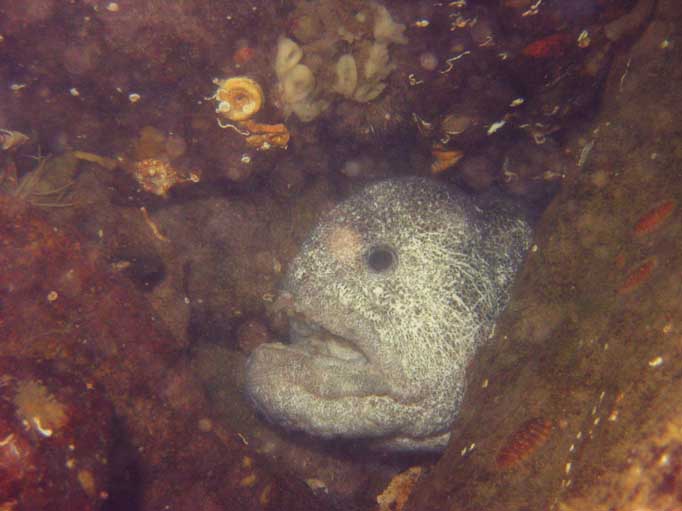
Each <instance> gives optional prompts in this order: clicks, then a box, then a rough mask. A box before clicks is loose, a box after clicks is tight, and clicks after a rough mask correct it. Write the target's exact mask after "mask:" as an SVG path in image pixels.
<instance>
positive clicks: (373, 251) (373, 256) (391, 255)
mask: <svg viewBox="0 0 682 511" xmlns="http://www.w3.org/2000/svg"><path fill="white" fill-rule="evenodd" d="M397 261H398V256H397V255H396V253H395V251H394V250H393V249H392V248H391V247H388V246H386V245H378V246H375V247H372V248H370V250H369V252H368V253H367V265H368V266H369V268H370V269H371V270H372V271H374V272H377V273H383V272H386V271H388V270H390V269H392V268H393V267H394V266H395V265H396V263H397Z"/></svg>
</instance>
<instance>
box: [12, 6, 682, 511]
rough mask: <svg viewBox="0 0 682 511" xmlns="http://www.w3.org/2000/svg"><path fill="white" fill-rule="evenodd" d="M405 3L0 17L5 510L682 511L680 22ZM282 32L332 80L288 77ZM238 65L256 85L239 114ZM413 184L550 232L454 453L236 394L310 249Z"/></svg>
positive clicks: (279, 323)
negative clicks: (351, 68)
mask: <svg viewBox="0 0 682 511" xmlns="http://www.w3.org/2000/svg"><path fill="white" fill-rule="evenodd" d="M385 7H386V9H387V12H388V15H389V18H388V19H390V23H389V21H387V18H386V14H384V13H383V11H382V10H381V9H380V8H379V7H377V4H373V3H369V2H363V1H353V2H344V3H341V2H339V3H336V2H332V1H317V2H250V3H236V2H224V1H211V0H205V1H198V0H196V1H190V2H180V1H177V2H176V1H167V2H159V1H155V0H150V1H145V2H138V1H132V0H131V1H124V0H122V1H120V2H100V1H92V0H83V1H75V2H69V3H63V2H57V1H54V0H27V1H26V2H22V3H16V2H10V1H0V35H1V38H0V56H1V57H0V78H2V88H1V89H0V127H1V128H4V130H3V131H2V132H0V134H1V136H2V138H1V142H2V149H3V151H2V152H1V153H0V165H1V167H0V190H1V194H0V219H1V221H0V314H1V315H0V339H2V341H1V342H2V345H3V350H2V357H0V388H1V389H2V391H3V394H2V399H1V400H0V508H2V509H12V510H14V509H16V510H21V509H25V510H40V509H46V510H47V509H50V510H59V509H74V508H78V509H93V510H94V509H112V510H118V509H140V510H146V509H150V510H151V509H164V508H169V509H171V508H172V509H196V508H197V507H200V508H201V509H207V510H212V509H215V510H221V509H226V510H227V509H236V508H239V509H291V510H293V509H306V510H307V509H334V508H339V509H341V508H343V509H376V508H381V509H399V508H401V507H403V508H404V509H415V510H417V509H419V510H421V509H434V510H436V509H451V510H467V511H469V510H471V511H473V510H481V509H486V510H496V509H500V510H501V509H505V510H513V509H518V510H525V509H530V510H535V509H538V510H540V509H558V510H565V511H569V510H579V509H595V510H600V509H604V510H607V509H619V510H629V509H632V510H640V509H655V510H671V511H672V510H674V509H677V508H679V507H680V506H681V505H682V484H681V483H680V466H681V464H680V455H681V452H682V449H681V447H680V445H682V438H681V436H680V424H679V423H680V417H681V416H682V412H681V410H680V408H679V407H680V403H679V393H678V392H677V387H678V386H679V368H678V367H677V366H678V365H679V364H678V362H677V360H678V359H679V357H677V356H676V355H677V354H678V351H679V350H680V349H681V346H682V345H681V344H680V332H679V329H680V321H682V318H681V316H680V311H679V306H678V304H679V302H680V300H679V296H678V294H679V292H680V289H679V285H678V282H679V276H680V275H679V274H680V267H678V266H677V265H678V264H680V261H679V255H678V254H679V253H680V250H679V246H678V245H679V242H678V240H680V239H682V233H680V232H679V231H680V228H681V226H682V223H681V222H680V219H679V204H680V200H682V188H681V184H680V183H681V182H680V180H679V177H678V172H677V168H678V166H679V163H680V159H681V158H682V149H681V148H680V147H682V146H681V145H680V144H681V142H680V135H679V131H680V130H679V126H678V121H677V119H678V118H679V112H678V110H679V104H680V101H679V97H678V94H679V93H678V90H677V89H678V87H676V84H678V83H680V81H681V76H680V66H679V63H680V61H681V59H680V47H679V40H678V39H679V36H680V31H679V23H680V18H681V16H682V10H681V9H680V7H679V6H678V5H677V3H676V2H672V1H671V0H668V1H666V0H659V1H658V2H653V1H645V0H639V1H637V2H634V1H616V0H581V1H579V2H570V3H567V2H560V1H554V2H552V1H549V0H545V1H544V2H531V1H524V0H513V1H512V0H505V1H501V2H497V1H486V2H476V3H474V2H450V3H448V4H443V5H440V4H433V3H431V2H392V3H390V4H386V6H385ZM379 20H381V21H382V23H384V25H385V26H388V27H389V28H390V30H387V31H383V32H382V31H381V30H379V31H377V29H376V27H377V25H378V24H379ZM391 23H392V24H391ZM284 40H289V41H292V42H293V44H294V45H296V46H297V47H298V48H299V49H300V50H301V54H302V56H301V58H300V61H298V63H297V64H296V65H301V66H305V67H306V68H308V69H309V70H310V75H309V74H307V73H308V71H305V70H301V68H298V69H299V71H301V73H303V74H305V75H306V76H308V77H309V76H311V75H312V76H313V77H314V82H313V85H312V86H309V85H305V86H303V87H302V88H300V89H291V88H288V87H289V85H287V84H289V81H288V80H289V79H290V77H291V72H292V71H289V70H288V71H282V69H283V68H281V67H280V68H278V67H277V62H278V58H277V55H278V48H280V47H281V45H282V44H284V43H283V42H282V41H284ZM286 44H288V43H286ZM346 55H350V56H352V58H353V59H354V61H355V65H356V67H357V69H358V70H359V73H358V74H359V77H358V78H357V83H356V84H353V83H352V80H351V81H350V82H349V80H350V78H348V76H351V77H352V73H350V75H344V76H345V81H343V82H340V81H339V76H340V75H339V73H340V72H339V71H337V63H338V62H339V61H341V57H342V56H346ZM372 59H374V61H376V62H379V63H380V64H381V65H383V66H384V67H383V68H382V67H381V66H379V68H380V69H383V70H380V71H372V72H371V73H368V72H367V69H368V68H371V69H376V66H374V67H372V66H370V65H369V64H368V63H369V62H373V60H372ZM344 62H346V63H347V62H348V59H346V60H345V61H344ZM231 77H249V78H250V79H251V80H253V81H254V82H256V83H257V84H258V87H260V93H261V95H262V98H261V100H260V101H261V104H260V106H259V107H258V108H257V109H255V112H252V113H251V114H250V115H249V114H248V112H247V117H248V118H247V119H241V118H239V116H237V118H234V117H235V112H236V111H244V110H248V108H251V107H250V106H248V105H250V103H248V102H247V100H246V99H244V98H243V97H242V96H241V95H234V94H233V93H234V91H233V90H232V89H229V87H228V86H226V85H225V82H226V80H227V79H228V78H231ZM214 79H216V80H215V81H214ZM349 83H350V85H349ZM246 85H249V83H247V84H246ZM228 89H229V90H228ZM379 89H381V90H379ZM251 90H253V89H247V90H246V92H249V91H251ZM221 91H222V92H221ZM241 91H242V89H239V91H237V92H240V94H241ZM376 91H379V92H378V93H377V92H376ZM256 93H258V89H257V88H256ZM375 93H377V95H376V96H375V97H372V94H375ZM221 94H222V95H221ZM221 102H225V103H227V105H223V106H222V107H221V105H220V103H221ZM240 109H241V110H240ZM218 122H220V124H222V125H223V126H227V125H230V126H231V127H229V126H228V127H223V128H221V126H220V125H219V124H218ZM406 174H413V175H423V176H425V175H432V176H434V178H435V179H439V180H442V181H445V182H448V183H451V184H452V185H453V186H461V187H463V188H465V189H466V190H468V191H470V192H471V193H480V192H490V191H494V192H495V193H501V194H506V195H508V196H511V197H513V198H515V199H516V200H519V201H521V202H523V203H525V204H527V205H528V206H529V207H531V208H532V209H534V210H535V211H536V212H537V216H538V217H539V219H538V223H537V226H536V236H535V241H534V246H533V248H532V249H531V252H530V253H529V256H528V258H527V261H526V265H525V267H524V270H523V272H522V274H521V276H520V278H519V281H518V284H517V287H516V288H515V291H514V298H513V300H512V303H511V304H510V306H509V307H508V309H507V311H506V312H505V314H504V315H503V317H502V319H501V320H500V322H499V324H498V327H497V329H496V336H495V338H494V339H493V340H492V341H491V342H490V343H489V344H488V346H486V347H485V348H484V349H483V350H482V351H481V353H479V355H478V357H477V360H476V363H475V364H474V365H473V367H472V370H471V372H470V376H469V380H470V384H469V391H468V394H467V398H466V403H465V406H464V408H463V410H462V414H461V417H460V419H459V420H458V421H457V423H456V424H455V425H454V429H453V435H452V437H453V439H452V441H451V443H450V446H449V448H448V450H447V451H446V452H445V453H444V454H443V455H442V456H440V457H434V456H432V457H421V456H420V457H405V456H403V457H395V456H392V455H390V454H379V455H377V454H375V453H367V452H364V451H363V445H362V443H360V442H350V443H343V444H335V443H328V442H323V441H320V440H316V439H311V438H308V437H305V436H303V435H299V434H290V433H286V432H283V431H280V430H278V429H277V428H274V427H272V426H270V425H268V424H266V423H265V422H264V421H263V420H262V419H261V418H260V417H259V416H257V415H256V414H255V413H254V412H253V410H252V409H251V407H250V406H249V405H248V403H246V401H245V399H244V398H243V396H242V391H241V387H240V385H241V382H242V378H243V367H244V362H245V359H246V357H247V356H248V353H250V351H251V350H252V349H253V348H254V347H255V346H257V345H258V344H260V343H262V342H268V341H270V340H273V339H280V338H282V337H284V336H285V335H286V324H285V321H284V320H283V318H281V317H280V316H279V315H278V314H277V311H276V310H275V308H273V306H272V304H273V301H274V299H275V296H276V293H277V284H278V282H279V280H280V278H281V276H282V274H283V272H284V271H285V269H286V267H287V264H288V262H289V261H290V260H291V259H292V257H293V256H294V255H295V254H296V252H297V250H298V247H299V245H300V243H301V241H302V240H303V239H304V237H305V236H306V234H307V232H308V231H309V230H310V228H311V227H312V226H313V225H314V223H315V221H316V219H317V218H318V217H319V216H320V214H321V213H322V212H324V211H326V210H328V209H329V208H331V207H332V206H333V205H334V204H335V203H336V202H337V201H338V200H339V199H340V198H341V197H343V196H345V195H347V194H348V193H349V192H350V191H352V190H355V189H358V188H359V187H362V186H363V185H364V184H365V183H367V182H370V181H372V180H375V179H378V178H382V177H389V176H395V175H406ZM410 467H412V468H410ZM415 467H418V468H415ZM401 473H402V474H403V475H399V474H401ZM391 481H393V483H392V484H391V485H390V486H389V482H391ZM415 481H416V483H415ZM401 482H402V483H404V486H403V487H402V490H400V489H398V490H396V488H398V487H399V484H398V483H401ZM387 487H388V488H389V490H387V491H385V490H386V488H387ZM401 491H402V493H401ZM392 493H393V494H394V495H392V496H391V495H389V494H392ZM408 495H409V498H408ZM380 496H381V497H380ZM406 499H407V502H404V501H405V500H406ZM197 503H201V504H200V505H199V504H197ZM396 506H398V507H396Z"/></svg>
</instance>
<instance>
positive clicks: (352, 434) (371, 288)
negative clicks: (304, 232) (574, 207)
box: [246, 178, 530, 450]
mask: <svg viewBox="0 0 682 511" xmlns="http://www.w3.org/2000/svg"><path fill="white" fill-rule="evenodd" d="M481 202H482V201H481ZM479 205H480V206H482V207H479ZM529 241H530V227H529V225H528V223H527V222H526V220H525V218H524V217H523V215H522V214H520V212H519V211H516V210H514V209H513V208H511V207H510V206H509V205H507V204H503V203H501V202H494V201H489V202H488V203H487V204H482V203H481V204H479V203H477V202H476V200H474V199H473V198H471V197H468V196H466V195H464V194H462V193H460V192H457V191H453V190H449V189H448V188H446V187H445V186H442V185H440V184H438V183H436V182H434V181H430V180H426V179H417V178H406V179H392V180H387V181H382V182H379V183H377V184H374V185H371V186H369V187H367V188H365V189H364V190H363V191H361V192H360V193H358V194H357V195H354V196H352V197H351V198H349V199H348V200H346V201H344V202H342V203H341V204H340V205H339V206H337V207H336V208H335V209H333V210H332V211H331V212H329V213H328V214H327V215H326V216H325V217H324V218H323V219H322V220H321V222H320V223H319V225H318V226H317V227H316V228H315V229H314V231H313V232H312V234H311V235H310V237H309V238H308V239H307V240H306V242H305V243H304V245H303V247H302V249H301V252H300V254H299V255H298V256H297V258H296V259H295V260H294V261H293V263H292V265H291V267H290V268H289V270H288V273H287V275H286V277H285V280H284V283H283V286H282V288H283V292H282V294H281V295H280V297H279V304H280V305H281V306H282V307H283V308H285V309H286V310H287V312H288V313H289V314H290V316H291V324H290V334H291V343H290V344H282V343H267V344H263V345H261V346H259V347H258V348H257V349H256V350H255V351H254V352H253V353H252V355H251V357H250V359H249V361H248V364H247V382H246V389H247V392H248V394H249V396H250V397H251V398H252V400H253V401H254V402H255V404H256V406H257V407H258V408H259V409H260V410H261V411H262V412H263V413H264V414H265V415H266V416H267V417H268V418H269V419H270V420H272V421H273V422H276V423H279V424H281V425H283V426H284V427H286V428H290V429H297V430H303V431H305V432H308V433H310V434H313V435H319V436H322V437H343V438H368V439H371V440H372V444H373V447H376V448H386V449H398V450H423V449H428V450H438V449H442V448H443V447H444V446H445V444H446V442H447V440H448V438H449V428H450V425H451V423H452V421H453V419H454V418H455V417H456V415H457V412H458V409H459V406H460V402H461V400H462V396H463V393H464V386H465V385H464V384H465V370H466V368H467V365H468V363H469V362H470V361H471V358H472V356H473V354H474V353H475V351H476V348H477V347H478V346H479V345H480V344H481V343H482V342H483V341H484V340H485V339H486V338H487V337H488V335H489V333H490V331H491V329H492V328H493V326H494V323H495V319H496V316H497V315H498V313H499V312H500V310H501V309H502V308H503V307H504V305H505V304H506V302H507V299H508V294H509V288H510V285H511V283H512V280H513V277H514V274H515V272H516V270H517V268H518V266H519V264H520V263H521V260H522V258H523V256H524V253H525V251H526V249H527V247H528V244H529Z"/></svg>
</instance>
